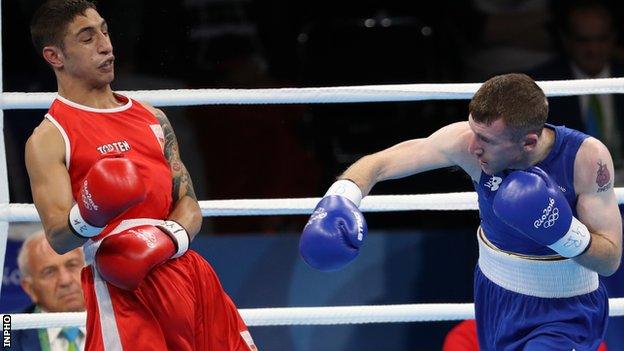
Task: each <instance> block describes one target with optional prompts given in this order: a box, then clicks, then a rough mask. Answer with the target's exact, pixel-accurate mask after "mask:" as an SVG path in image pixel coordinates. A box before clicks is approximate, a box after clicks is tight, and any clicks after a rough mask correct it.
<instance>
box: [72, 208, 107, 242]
mask: <svg viewBox="0 0 624 351" xmlns="http://www.w3.org/2000/svg"><path fill="white" fill-rule="evenodd" d="M69 228H70V229H71V230H72V232H73V233H74V234H75V235H76V236H78V237H81V238H83V239H89V238H92V237H94V236H96V235H98V234H100V232H102V229H104V228H102V227H95V226H92V225H91V224H89V223H87V221H85V220H84V218H82V215H81V214H80V209H79V208H78V205H77V204H74V206H73V207H72V208H71V210H70V211H69Z"/></svg>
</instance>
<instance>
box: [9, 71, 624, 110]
mask: <svg viewBox="0 0 624 351" xmlns="http://www.w3.org/2000/svg"><path fill="white" fill-rule="evenodd" d="M537 83H538V84H539V86H540V87H541V88H542V89H543V90H544V93H546V96H569V95H583V94H611V93H624V78H602V79H579V80H556V81H542V82H537ZM480 86H481V83H465V84H455V83H446V84H394V85H361V86H345V87H326V88H281V89H173V90H134V91H120V93H122V94H126V95H128V96H130V97H132V98H135V99H139V100H142V101H146V102H148V103H150V104H152V105H154V106H191V105H222V104H230V105H249V104H317V103H353V102H390V101H419V100H465V99H470V98H472V96H473V95H474V93H475V92H476V91H477V89H479V87H480ZM55 96H56V93H3V94H2V95H1V96H0V109H3V110H12V109H29V108H42V109H47V108H48V107H49V106H50V104H51V103H52V100H53V99H54V97H55Z"/></svg>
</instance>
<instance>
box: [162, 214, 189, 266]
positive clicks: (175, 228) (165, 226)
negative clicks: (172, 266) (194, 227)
mask: <svg viewBox="0 0 624 351" xmlns="http://www.w3.org/2000/svg"><path fill="white" fill-rule="evenodd" d="M156 227H158V228H160V229H161V230H162V231H163V232H165V233H167V235H169V236H170V237H171V240H173V242H174V243H175V244H176V248H177V249H178V251H177V252H176V253H175V254H174V255H173V256H171V258H178V257H180V256H182V255H184V253H185V252H186V251H187V250H188V248H189V235H188V232H187V231H186V229H184V227H183V226H181V225H180V224H179V223H178V222H175V221H164V222H163V223H162V224H158V225H156Z"/></svg>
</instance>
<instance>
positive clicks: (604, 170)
mask: <svg viewBox="0 0 624 351" xmlns="http://www.w3.org/2000/svg"><path fill="white" fill-rule="evenodd" d="M596 184H597V185H598V192H599V193H601V192H603V191H607V190H609V188H611V174H610V173H609V168H608V167H607V164H606V163H602V161H601V160H599V161H598V171H597V172H596Z"/></svg>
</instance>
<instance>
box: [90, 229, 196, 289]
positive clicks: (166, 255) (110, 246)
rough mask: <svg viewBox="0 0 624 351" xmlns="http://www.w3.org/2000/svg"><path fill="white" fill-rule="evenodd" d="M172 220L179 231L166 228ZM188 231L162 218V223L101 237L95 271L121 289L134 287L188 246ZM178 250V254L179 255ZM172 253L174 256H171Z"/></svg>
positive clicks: (96, 255)
mask: <svg viewBox="0 0 624 351" xmlns="http://www.w3.org/2000/svg"><path fill="white" fill-rule="evenodd" d="M168 223H173V226H176V225H177V227H179V228H176V230H177V231H178V233H180V234H181V232H180V231H183V232H184V233H183V234H184V235H185V236H184V237H182V236H181V235H174V234H173V233H170V232H168V230H167V228H166V224H168ZM188 243H189V242H188V234H186V230H184V228H182V226H180V225H179V224H177V223H175V222H172V221H165V222H163V225H162V226H158V227H155V226H153V225H140V226H137V227H133V228H130V229H127V230H124V231H122V232H120V233H118V234H113V235H109V236H107V237H106V238H104V239H102V242H101V243H100V247H99V248H98V250H97V253H96V254H95V264H96V267H97V270H98V272H99V273H100V275H101V276H102V278H104V280H106V281H107V282H109V283H111V284H113V285H115V286H116V287H118V288H121V289H124V290H130V291H132V290H135V289H136V288H137V287H138V286H139V284H141V282H142V281H143V279H145V277H146V276H147V275H148V274H149V272H150V271H151V270H152V269H154V268H156V267H158V266H160V265H161V264H163V263H164V262H166V261H167V260H168V259H170V258H172V257H178V256H179V255H181V253H180V251H182V253H184V252H186V250H187V249H188ZM178 254H179V255H178ZM174 255H175V256H174Z"/></svg>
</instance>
